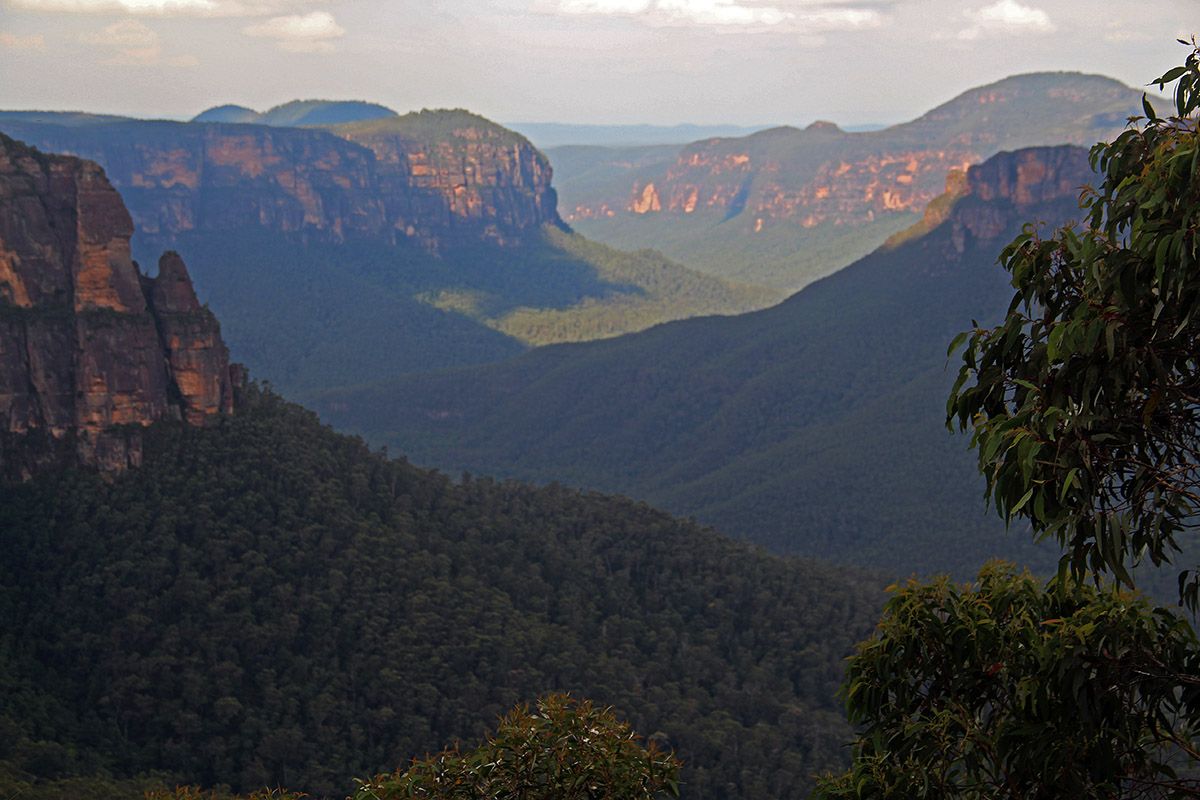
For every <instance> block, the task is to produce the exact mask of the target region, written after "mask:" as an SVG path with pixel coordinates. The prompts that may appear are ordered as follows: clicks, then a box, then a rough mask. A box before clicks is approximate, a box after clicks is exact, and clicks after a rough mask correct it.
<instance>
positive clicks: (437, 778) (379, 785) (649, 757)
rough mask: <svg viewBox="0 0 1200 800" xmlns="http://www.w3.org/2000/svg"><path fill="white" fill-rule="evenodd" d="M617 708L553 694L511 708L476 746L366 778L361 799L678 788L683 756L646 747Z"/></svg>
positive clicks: (591, 797) (569, 795) (534, 796)
mask: <svg viewBox="0 0 1200 800" xmlns="http://www.w3.org/2000/svg"><path fill="white" fill-rule="evenodd" d="M637 739H638V737H637V735H636V734H635V733H634V732H633V731H632V730H630V728H629V725H628V724H627V723H624V722H621V721H619V720H618V719H617V718H616V716H614V715H613V713H612V709H607V708H597V707H596V706H594V705H593V704H592V703H591V701H588V700H584V701H582V702H580V701H577V700H575V699H573V698H572V697H571V696H570V695H549V696H547V697H544V698H542V699H540V700H538V702H537V708H536V709H534V710H532V711H531V710H530V709H529V708H528V707H526V706H522V707H519V708H517V709H516V710H514V711H511V712H509V713H508V714H507V715H505V716H504V718H502V719H501V720H500V724H499V726H498V727H497V729H496V732H495V733H494V734H489V735H488V737H487V741H485V742H484V743H483V744H482V745H480V746H479V747H477V748H476V749H474V750H472V751H470V752H467V753H463V752H461V751H460V750H459V749H458V748H457V747H456V748H454V749H452V750H447V751H445V752H443V753H439V754H438V755H435V756H429V757H428V758H426V759H424V760H422V761H417V762H415V763H414V764H413V765H412V766H410V767H408V768H407V769H405V770H402V771H400V772H397V773H395V774H394V775H381V776H379V777H377V778H375V779H374V780H372V781H368V782H365V783H363V784H362V785H361V786H359V788H358V791H357V792H355V794H354V798H355V800H402V799H403V798H427V800H479V799H480V798H502V797H512V798H520V799H521V800H653V798H655V797H678V796H679V767H680V764H679V761H678V759H676V758H675V757H674V756H672V755H671V754H669V753H664V752H662V751H661V750H660V749H659V747H658V745H657V744H656V743H655V742H650V744H649V745H648V746H647V747H643V746H642V745H641V744H639V743H638V741H637Z"/></svg>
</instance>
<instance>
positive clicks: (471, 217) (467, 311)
mask: <svg viewBox="0 0 1200 800" xmlns="http://www.w3.org/2000/svg"><path fill="white" fill-rule="evenodd" d="M0 130H3V131H7V132H9V133H11V134H12V135H14V136H16V137H18V138H20V139H22V140H24V141H28V142H30V143H32V144H35V145H37V146H39V147H41V148H43V149H47V150H53V151H58V152H67V153H73V154H76V155H80V156H83V157H86V158H90V159H93V160H95V161H97V162H99V163H100V164H101V165H102V166H104V168H105V170H106V171H107V174H108V176H109V178H110V179H111V180H112V182H113V184H114V185H115V186H116V187H117V188H118V189H119V190H120V192H121V193H122V195H123V196H124V198H125V201H126V203H127V205H128V206H129V210H130V212H131V213H132V216H133V219H134V221H135V223H136V224H137V227H138V230H139V234H138V236H137V237H136V238H135V240H134V243H133V247H134V254H135V257H136V258H139V259H141V260H143V261H145V262H146V263H152V261H153V260H154V259H156V258H157V255H158V253H160V252H161V251H162V250H164V249H173V250H177V251H179V252H181V253H183V254H184V256H185V257H186V259H187V261H188V264H189V265H190V267H191V269H192V274H193V276H194V277H195V280H196V284H197V287H198V289H199V291H200V293H201V295H202V296H204V297H205V298H206V299H207V300H208V301H209V302H210V303H211V304H212V306H213V308H214V310H215V311H216V312H217V313H218V314H219V315H220V316H221V318H222V319H224V320H225V325H226V327H225V334H226V337H227V339H228V341H229V343H230V346H231V347H232V348H233V351H234V354H235V356H236V357H237V358H238V359H239V360H243V361H245V362H246V363H247V364H248V365H249V366H250V368H251V371H252V373H254V374H256V375H258V376H259V377H263V378H267V379H269V380H271V381H273V382H274V383H275V385H276V387H277V388H279V389H281V390H284V391H286V392H288V393H290V394H292V395H293V396H303V394H304V393H306V392H310V391H315V390H318V389H325V388H329V387H331V386H340V385H348V384H358V383H364V382H367V381H371V380H377V379H379V378H380V377H381V376H390V375H398V374H401V373H404V372H410V371H416V370H427V369H435V368H439V367H446V366H456V365H462V364H469V363H479V362H483V361H490V360H495V359H498V358H503V357H506V356H510V355H513V354H516V353H518V352H520V351H522V350H523V349H525V347H527V346H528V345H530V344H540V343H544V342H547V341H576V340H582V339H592V338H599V337H603V336H612V335H616V334H620V333H624V332H628V331H630V330H641V329H644V328H646V327H649V326H650V325H653V324H656V323H658V322H662V321H665V320H668V319H678V318H681V317H687V316H692V315H695V314H705V313H733V312H738V311H744V310H748V309H751V308H761V307H763V306H765V305H767V304H769V303H770V302H772V300H774V299H775V298H776V295H775V294H773V293H771V292H763V291H762V290H755V289H750V288H747V287H739V286H733V285H731V284H729V283H727V282H725V281H722V280H720V279H716V278H713V277H712V276H707V275H702V274H698V273H695V272H692V271H690V270H687V269H685V268H684V267H682V266H680V265H678V264H676V263H673V262H671V261H669V260H667V259H665V258H663V257H662V256H660V255H657V254H655V253H637V254H623V253H616V252H614V251H611V250H609V249H608V248H605V247H603V246H599V245H595V244H592V243H588V242H586V241H585V240H583V239H582V237H579V236H576V235H571V234H569V233H568V232H566V231H565V230H564V229H563V224H562V222H561V220H560V218H559V216H558V213H557V209H556V195H555V191H554V188H553V186H552V184H551V170H550V167H549V163H548V162H547V160H546V158H545V156H543V155H542V154H541V153H540V152H539V151H538V150H537V149H536V148H534V147H533V146H532V145H531V144H530V143H529V142H528V141H527V140H526V139H525V138H524V137H522V136H520V135H519V134H516V133H514V132H512V131H509V130H507V129H505V128H502V127H500V126H498V125H496V124H494V123H492V122H490V121H488V120H486V119H484V118H482V117H479V116H477V115H474V114H470V113H468V112H464V111H425V112H419V113H414V114H407V115H404V116H402V117H397V116H391V117H388V118H385V119H376V120H368V121H363V122H357V123H351V124H347V125H340V126H333V127H329V128H286V127H269V126H265V125H244V124H238V125H233V124H226V123H173V122H149V121H139V120H129V119H120V118H111V117H96V118H88V117H86V115H79V114H71V115H61V116H60V115H54V114H46V113H39V112H0ZM314 321H319V324H314Z"/></svg>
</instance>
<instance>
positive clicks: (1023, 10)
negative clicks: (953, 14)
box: [958, 0, 1055, 41]
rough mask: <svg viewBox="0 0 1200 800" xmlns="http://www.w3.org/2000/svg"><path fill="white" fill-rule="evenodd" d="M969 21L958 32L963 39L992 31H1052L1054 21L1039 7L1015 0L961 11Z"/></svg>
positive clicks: (998, 1)
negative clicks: (1022, 3) (970, 23)
mask: <svg viewBox="0 0 1200 800" xmlns="http://www.w3.org/2000/svg"><path fill="white" fill-rule="evenodd" d="M963 13H964V14H965V15H966V16H967V17H968V18H969V19H970V20H971V21H972V23H973V24H972V25H971V26H970V27H969V28H964V29H963V30H961V31H959V32H958V38H959V39H963V40H967V41H970V40H973V39H978V38H980V37H981V36H984V35H987V34H993V33H1052V32H1053V31H1054V30H1055V27H1054V23H1052V22H1051V21H1050V15H1049V14H1047V13H1046V12H1045V11H1042V10H1041V9H1040V8H1034V7H1032V6H1023V5H1021V4H1020V3H1019V2H1017V0H997V2H995V3H993V4H992V5H990V6H985V7H983V8H980V9H976V10H968V11H965V12H963Z"/></svg>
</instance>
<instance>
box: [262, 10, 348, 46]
mask: <svg viewBox="0 0 1200 800" xmlns="http://www.w3.org/2000/svg"><path fill="white" fill-rule="evenodd" d="M242 33H244V34H246V35H247V36H255V37H260V38H263V39H274V40H275V43H276V46H277V47H278V48H279V49H280V50H286V51H288V52H289V53H332V52H333V51H334V49H335V48H334V44H333V41H332V40H334V39H340V38H341V37H343V36H345V35H346V29H345V28H343V27H342V26H341V25H338V24H337V20H335V19H334V18H333V15H332V14H330V13H329V12H328V11H312V12H309V13H308V14H293V15H291V16H285V17H272V18H271V19H269V20H266V21H265V22H260V23H258V24H256V25H250V26H247V27H245V28H243V29H242Z"/></svg>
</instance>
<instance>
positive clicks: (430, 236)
mask: <svg viewBox="0 0 1200 800" xmlns="http://www.w3.org/2000/svg"><path fill="white" fill-rule="evenodd" d="M0 130H3V131H5V132H7V133H9V134H12V135H15V136H17V137H18V138H20V139H22V140H24V141H27V142H30V143H31V144H34V145H35V146H37V147H40V148H42V149H44V150H49V151H54V152H64V153H71V154H73V155H77V156H80V157H83V158H88V159H91V160H94V161H96V162H98V163H99V164H100V165H101V166H103V167H104V170H105V172H106V173H107V175H108V177H109V179H110V180H111V181H112V183H113V185H114V186H116V188H117V189H119V190H120V191H121V193H122V195H123V196H124V197H125V200H126V202H127V203H128V205H129V210H130V212H131V213H132V216H133V220H134V222H135V223H136V225H137V228H138V230H139V231H141V232H143V233H146V234H150V235H155V236H160V237H164V238H171V237H175V236H178V235H179V234H184V233H188V232H192V231H199V232H203V233H221V232H225V231H234V230H239V229H250V228H255V229H260V230H262V229H266V230H269V231H274V232H278V233H284V234H294V235H297V236H302V237H304V238H305V239H306V240H309V241H312V240H318V241H329V242H343V241H347V240H351V239H369V240H374V241H383V242H386V243H389V244H392V243H397V242H402V241H411V242H415V243H417V244H419V245H421V246H422V247H424V248H426V249H428V250H431V251H435V252H436V251H440V250H444V249H446V248H448V247H453V246H455V245H459V244H476V243H478V242H480V241H485V242H492V243H495V244H500V245H510V244H515V243H519V242H520V241H521V239H522V237H523V236H524V235H526V234H527V233H529V232H531V231H534V230H536V229H539V228H541V226H543V225H545V224H547V223H551V224H561V221H560V220H559V217H558V212H557V209H556V206H557V198H556V196H555V193H554V190H553V188H551V170H550V165H549V162H548V161H547V160H546V158H545V156H543V155H542V154H541V153H540V152H538V151H537V149H536V148H534V147H533V145H531V144H530V143H529V142H528V141H527V140H525V139H524V138H523V137H521V136H518V135H516V134H514V133H512V132H511V131H508V130H506V129H504V128H501V127H500V126H498V125H495V124H494V123H491V122H489V121H488V120H485V119H483V118H482V117H477V116H475V115H472V114H467V113H466V112H421V113H419V114H409V115H406V116H404V117H389V118H385V119H379V120H372V121H368V122H360V123H353V124H349V125H342V126H335V127H331V128H329V129H313V128H303V129H301V128H281V127H267V126H262V125H233V124H200V123H193V124H185V123H170V122H142V121H133V120H117V121H97V122H96V123H95V124H89V125H75V126H70V125H66V124H61V123H59V122H57V121H56V117H55V116H54V115H52V114H43V115H37V116H25V117H23V116H21V115H6V116H4V117H3V118H0Z"/></svg>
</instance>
